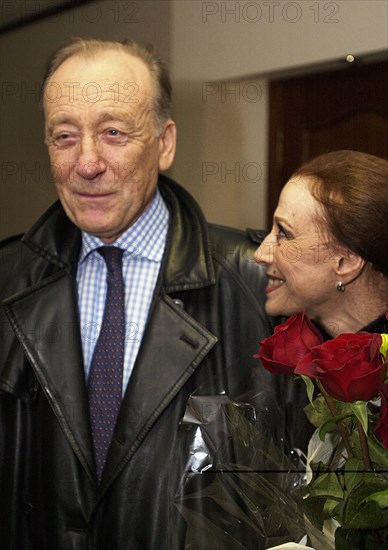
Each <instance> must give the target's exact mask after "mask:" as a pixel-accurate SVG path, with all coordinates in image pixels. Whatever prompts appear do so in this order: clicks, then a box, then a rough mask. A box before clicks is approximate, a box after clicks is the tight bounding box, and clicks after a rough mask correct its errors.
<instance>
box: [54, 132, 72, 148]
mask: <svg viewBox="0 0 388 550" xmlns="http://www.w3.org/2000/svg"><path fill="white" fill-rule="evenodd" d="M51 141H52V142H53V143H54V144H55V145H56V146H57V147H67V146H69V145H73V144H74V143H75V142H76V137H75V136H74V135H73V134H70V133H69V132H61V133H60V134H55V135H54V136H53V137H52V140H51Z"/></svg>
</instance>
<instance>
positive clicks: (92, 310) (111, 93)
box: [0, 39, 272, 550]
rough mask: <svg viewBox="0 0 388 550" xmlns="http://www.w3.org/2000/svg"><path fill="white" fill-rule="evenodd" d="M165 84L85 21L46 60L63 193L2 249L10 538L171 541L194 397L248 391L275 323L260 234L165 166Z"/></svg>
mask: <svg viewBox="0 0 388 550" xmlns="http://www.w3.org/2000/svg"><path fill="white" fill-rule="evenodd" d="M170 96H171V87H170V81H169V77H168V74H167V72H166V70H165V68H164V66H163V64H162V63H161V61H160V60H159V59H158V58H157V57H156V55H155V53H154V52H153V50H151V49H146V48H143V47H141V46H139V45H137V44H135V43H133V42H125V43H122V44H121V43H115V42H104V41H97V40H82V39H75V40H73V41H71V42H70V43H68V44H66V45H65V46H64V47H62V48H61V49H60V50H58V51H57V52H56V53H55V54H54V55H53V57H52V58H51V60H50V62H49V65H48V69H47V75H46V78H45V81H44V88H43V109H44V117H45V132H46V143H47V146H48V151H49V155H50V159H51V165H52V172H53V177H54V180H55V185H56V188H57V192H58V195H59V202H57V203H55V204H54V205H53V206H52V207H51V208H50V209H49V210H48V211H47V212H46V213H45V214H44V215H43V216H42V218H41V219H39V220H38V221H37V222H36V223H35V225H34V226H33V227H32V229H31V230H29V231H28V232H27V233H26V234H25V235H24V236H23V237H22V238H21V239H20V238H10V239H7V241H5V242H4V243H3V244H2V252H1V271H0V297H1V304H2V305H1V323H2V343H1V349H0V360H1V362H0V390H1V394H0V444H1V447H0V468H1V469H2V472H1V475H0V481H1V484H2V485H1V493H0V494H1V500H2V513H1V527H0V531H1V538H0V540H1V547H2V548H4V550H81V549H82V550H86V549H88V550H92V549H93V550H166V549H167V548H168V546H169V543H168V537H169V500H170V495H171V494H173V492H174V485H173V483H172V481H171V479H172V478H174V479H175V480H179V479H180V476H181V474H183V472H180V471H179V468H178V463H179V461H178V455H179V456H182V447H181V445H182V444H183V443H182V441H183V439H181V438H180V437H179V425H180V421H181V419H182V417H183V415H184V411H185V407H186V403H187V400H188V398H189V397H190V395H191V394H192V393H193V392H194V391H195V390H196V389H197V388H198V387H199V386H201V387H203V388H206V391H207V392H210V393H213V394H225V393H226V394H227V395H237V394H238V393H239V392H242V391H244V390H245V389H246V387H247V386H249V383H250V375H251V372H252V369H253V367H254V360H253V359H252V354H253V353H254V352H255V351H256V342H257V340H259V339H260V338H263V337H266V336H268V335H269V334H270V332H271V330H272V325H271V322H270V320H269V319H268V318H267V317H266V315H265V313H264V312H263V308H262V303H263V301H264V300H262V296H263V287H264V285H265V282H264V281H263V276H262V273H261V272H260V269H261V268H259V267H258V266H257V265H256V264H255V263H254V262H252V261H251V260H250V252H251V251H252V250H254V248H255V247H256V246H257V245H255V244H254V243H253V242H251V241H250V239H249V238H248V237H247V236H246V235H245V234H244V233H243V232H241V231H237V230H232V229H226V228H220V227H216V226H208V225H207V223H206V222H205V220H204V217H203V215H202V213H201V210H200V209H199V207H198V206H197V204H196V203H195V202H194V200H193V199H192V198H191V197H190V196H189V195H188V193H187V192H186V191H184V189H183V188H181V187H180V186H179V185H178V184H176V183H175V182H173V181H171V180H170V179H168V178H167V177H165V176H161V175H159V172H160V171H165V170H167V169H168V168H169V167H170V166H171V164H172V162H173V158H174V153H175V136H176V132H175V124H174V122H173V121H172V119H171V118H170ZM262 376H263V384H264V383H265V382H264V380H267V378H266V376H267V374H264V373H263V375H262ZM172 474H173V475H172ZM182 547H183V546H182Z"/></svg>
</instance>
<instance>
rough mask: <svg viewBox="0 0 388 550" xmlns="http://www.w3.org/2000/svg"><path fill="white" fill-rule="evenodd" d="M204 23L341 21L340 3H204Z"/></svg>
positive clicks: (304, 1) (317, 22)
mask: <svg viewBox="0 0 388 550" xmlns="http://www.w3.org/2000/svg"><path fill="white" fill-rule="evenodd" d="M201 10H202V23H216V22H218V23H225V24H235V23H248V24H255V23H262V24H263V23H276V22H280V21H282V22H285V23H289V24H295V23H298V22H299V21H301V20H302V19H305V20H307V21H310V22H312V23H316V24H319V23H327V24H332V23H339V21H340V19H339V13H340V6H339V3H337V2H324V1H315V2H309V1H308V0H302V1H300V2H287V1H286V2H285V1H282V2H249V1H247V2H245V1H241V2H234V1H225V2H202V4H201Z"/></svg>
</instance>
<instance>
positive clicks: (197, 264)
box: [22, 175, 215, 293]
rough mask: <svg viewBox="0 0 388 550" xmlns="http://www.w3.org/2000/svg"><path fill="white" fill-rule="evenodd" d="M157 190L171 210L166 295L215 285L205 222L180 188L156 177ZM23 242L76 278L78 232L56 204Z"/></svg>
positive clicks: (164, 278) (190, 198)
mask: <svg viewBox="0 0 388 550" xmlns="http://www.w3.org/2000/svg"><path fill="white" fill-rule="evenodd" d="M158 186H159V190H160V192H161V194H162V197H163V199H164V200H165V202H166V204H167V207H168V208H169V210H170V228H169V232H168V237H167V245H166V253H165V259H164V262H163V268H162V269H163V277H162V279H163V283H162V284H163V286H164V289H165V290H166V292H167V293H170V292H177V291H181V290H191V289H195V288H200V287H203V286H209V285H212V284H214V282H215V276H214V270H213V264H212V260H211V250H210V242H209V237H208V230H207V224H206V220H205V218H204V216H203V214H202V212H201V210H200V208H199V206H198V205H197V203H196V202H195V201H194V199H193V198H192V197H191V196H190V195H189V194H188V193H187V191H185V190H184V189H183V188H182V187H181V186H180V185H178V184H177V183H176V182H174V181H173V180H171V179H169V178H167V177H166V176H162V175H160V176H159V182H158ZM22 241H23V242H24V243H25V244H26V245H27V246H28V247H30V248H31V249H32V250H34V251H35V252H36V253H37V254H38V255H40V256H41V257H43V258H45V259H46V260H47V261H49V262H51V263H52V264H55V265H56V266H58V267H59V268H60V269H63V270H65V271H66V272H67V273H72V274H75V272H76V269H77V261H78V256H79V252H80V247H81V232H80V230H79V229H78V228H77V227H76V226H75V225H74V224H73V223H72V222H71V221H70V220H69V218H68V217H67V216H66V214H65V212H64V210H63V208H62V206H61V204H60V202H59V201H57V202H55V203H54V204H53V205H52V206H51V207H50V208H49V209H48V210H47V211H46V212H45V214H43V216H42V217H41V218H40V219H39V220H38V221H37V222H36V223H35V224H34V225H33V227H32V228H31V229H30V230H29V231H28V232H27V233H26V234H25V235H24V237H23V239H22Z"/></svg>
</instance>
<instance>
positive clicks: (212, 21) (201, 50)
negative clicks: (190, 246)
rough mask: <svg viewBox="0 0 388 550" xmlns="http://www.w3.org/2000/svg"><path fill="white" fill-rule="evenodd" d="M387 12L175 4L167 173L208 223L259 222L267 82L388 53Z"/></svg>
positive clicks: (335, 5)
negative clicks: (174, 147)
mask: <svg viewBox="0 0 388 550" xmlns="http://www.w3.org/2000/svg"><path fill="white" fill-rule="evenodd" d="M387 14H388V2H387V1H386V0H383V1H381V0H376V1H373V0H366V1H362V0H355V1H353V0H337V1H335V2H329V1H326V0H322V1H319V2H317V1H315V0H311V1H310V0H301V1H296V2H293V1H288V0H277V1H272V2H266V1H256V2H255V1H253V2H252V1H241V2H235V1H222V2H197V1H190V0H189V1H180V0H176V1H174V2H173V8H172V17H173V22H172V29H173V34H172V48H171V56H172V62H173V70H174V77H175V90H176V119H177V122H178V128H179V129H180V133H179V154H178V157H177V161H176V163H175V165H174V169H173V175H174V176H176V178H178V179H179V178H180V179H181V180H182V181H185V184H186V186H187V188H188V189H189V190H190V191H191V192H192V193H193V195H195V196H196V197H197V198H198V200H199V201H200V203H201V204H202V206H203V208H204V210H205V213H206V215H207V217H208V219H209V220H211V221H215V222H217V223H223V224H230V225H234V226H236V227H242V228H244V227H247V226H251V227H264V225H265V205H266V188H267V165H266V162H267V135H268V86H267V79H268V78H269V77H270V76H271V75H274V74H276V75H278V74H286V73H287V74H292V73H294V74H295V73H296V72H304V71H307V70H308V71H314V70H322V67H326V66H327V67H329V66H330V67H331V66H332V67H336V66H341V64H345V63H346V61H345V58H346V56H347V55H348V54H350V53H351V54H353V55H354V56H356V57H358V56H359V55H362V56H371V55H374V54H376V53H377V52H380V53H381V52H382V51H383V50H387V47H388V15H387ZM255 91H256V92H257V94H256V95H255ZM204 163H208V164H204ZM209 163H211V164H209ZM204 166H205V172H204ZM212 168H213V171H214V175H213V176H211V175H209V172H210V171H211V169H212ZM233 168H235V169H236V170H235V173H233ZM255 169H256V170H255ZM255 178H256V179H255Z"/></svg>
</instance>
